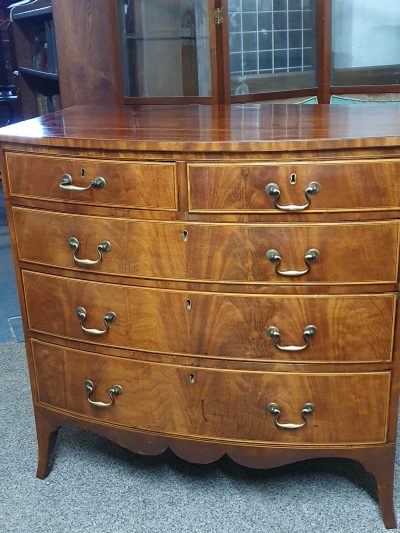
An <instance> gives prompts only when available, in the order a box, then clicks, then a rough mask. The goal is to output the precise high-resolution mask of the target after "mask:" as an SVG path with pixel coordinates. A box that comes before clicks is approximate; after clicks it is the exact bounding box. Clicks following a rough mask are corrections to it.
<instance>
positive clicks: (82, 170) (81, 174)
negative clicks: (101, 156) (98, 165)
mask: <svg viewBox="0 0 400 533" xmlns="http://www.w3.org/2000/svg"><path fill="white" fill-rule="evenodd" d="M79 175H80V177H81V178H83V177H84V176H85V169H84V168H81V171H80V172H79Z"/></svg>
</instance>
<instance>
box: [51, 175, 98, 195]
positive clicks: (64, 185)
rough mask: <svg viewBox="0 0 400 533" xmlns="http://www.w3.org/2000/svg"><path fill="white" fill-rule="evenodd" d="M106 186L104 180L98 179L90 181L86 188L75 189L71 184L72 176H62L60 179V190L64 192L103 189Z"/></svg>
mask: <svg viewBox="0 0 400 533" xmlns="http://www.w3.org/2000/svg"><path fill="white" fill-rule="evenodd" d="M105 186H106V180H105V179H104V178H101V177H98V178H95V179H94V180H92V181H91V182H90V183H89V185H88V186H87V187H77V186H76V185H73V183H72V176H71V175H70V174H64V175H63V176H62V177H61V181H60V189H64V191H88V190H89V189H103V188H104V187H105Z"/></svg>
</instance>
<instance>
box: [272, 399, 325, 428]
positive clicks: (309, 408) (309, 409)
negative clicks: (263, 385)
mask: <svg viewBox="0 0 400 533" xmlns="http://www.w3.org/2000/svg"><path fill="white" fill-rule="evenodd" d="M267 411H268V412H269V413H271V415H272V416H273V418H274V420H275V425H276V427H277V428H280V429H300V428H302V427H304V426H305V425H306V424H307V417H308V416H310V415H312V414H313V412H314V411H315V407H314V405H313V404H312V403H305V404H304V407H303V409H302V410H301V416H302V418H303V420H304V422H302V423H301V424H282V423H281V422H279V417H280V416H281V409H280V407H279V405H278V404H277V403H269V404H268V405H267Z"/></svg>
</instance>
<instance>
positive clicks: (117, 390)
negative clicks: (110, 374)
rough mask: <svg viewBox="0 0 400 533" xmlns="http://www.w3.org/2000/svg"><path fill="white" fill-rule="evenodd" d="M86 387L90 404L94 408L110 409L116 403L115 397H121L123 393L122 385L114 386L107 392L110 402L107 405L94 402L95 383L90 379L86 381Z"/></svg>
mask: <svg viewBox="0 0 400 533" xmlns="http://www.w3.org/2000/svg"><path fill="white" fill-rule="evenodd" d="M84 385H85V389H86V392H87V401H88V402H89V403H90V405H93V406H94V407H110V406H111V405H112V404H113V403H114V401H115V397H116V396H120V395H121V394H122V392H123V390H122V387H121V385H114V386H112V387H111V388H110V389H108V391H107V394H108V396H109V398H110V401H109V402H107V403H105V402H97V401H94V400H92V395H93V392H94V383H93V381H91V380H90V379H86V380H85V383H84Z"/></svg>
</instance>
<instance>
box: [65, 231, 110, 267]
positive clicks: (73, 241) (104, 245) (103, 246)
mask: <svg viewBox="0 0 400 533" xmlns="http://www.w3.org/2000/svg"><path fill="white" fill-rule="evenodd" d="M68 244H69V247H70V248H71V250H72V258H73V260H74V261H75V263H76V264H77V265H81V266H93V265H97V264H98V263H100V261H101V260H102V259H103V252H110V251H111V243H110V242H109V241H101V242H100V243H99V244H98V245H97V253H98V258H97V259H95V260H92V259H79V258H78V257H76V252H77V251H78V248H79V241H78V239H77V238H76V237H70V238H69V239H68Z"/></svg>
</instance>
